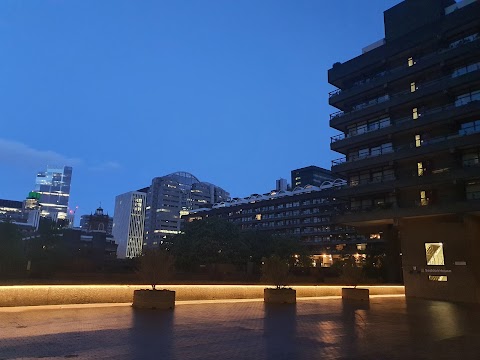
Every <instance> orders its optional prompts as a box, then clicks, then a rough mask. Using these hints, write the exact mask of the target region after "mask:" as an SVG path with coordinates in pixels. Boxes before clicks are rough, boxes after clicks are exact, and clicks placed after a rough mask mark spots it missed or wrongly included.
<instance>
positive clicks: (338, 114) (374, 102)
mask: <svg viewBox="0 0 480 360" xmlns="http://www.w3.org/2000/svg"><path fill="white" fill-rule="evenodd" d="M479 70H480V69H479V68H477V69H475V70H473V71H470V72H468V73H465V74H462V75H459V76H455V77H453V76H452V75H453V74H449V75H446V76H442V77H440V78H436V79H433V80H431V81H427V82H424V83H418V84H417V86H418V87H417V89H416V90H415V91H418V90H421V89H425V88H428V87H430V86H433V85H436V84H438V83H440V82H442V81H444V80H450V79H452V78H458V77H461V76H465V75H467V74H471V73H472V72H477V71H479ZM412 93H414V92H412V91H411V90H402V91H399V92H396V93H393V94H392V95H388V94H385V95H382V96H380V97H378V98H376V99H373V100H370V101H369V102H368V103H361V104H359V105H356V106H355V107H354V108H352V110H351V111H350V112H348V113H347V112H345V111H337V112H335V113H333V114H330V120H332V119H334V118H337V117H342V116H344V115H346V114H351V113H354V112H356V111H360V110H363V109H366V108H369V107H371V106H374V105H377V104H381V103H384V102H386V101H388V100H391V99H396V98H398V97H401V96H405V95H408V94H412Z"/></svg>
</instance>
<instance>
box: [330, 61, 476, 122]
mask: <svg viewBox="0 0 480 360" xmlns="http://www.w3.org/2000/svg"><path fill="white" fill-rule="evenodd" d="M475 82H480V70H479V69H477V70H475V71H472V72H469V73H466V74H463V75H461V76H453V74H449V75H447V76H443V77H440V78H437V79H434V80H431V81H428V82H424V83H418V84H417V88H416V89H415V91H413V92H412V91H411V90H410V89H408V90H403V91H399V92H396V93H393V94H391V95H389V94H385V95H382V96H380V97H378V98H375V99H372V100H370V101H368V102H365V103H361V104H359V105H356V106H355V107H354V108H352V110H351V111H349V112H345V111H337V112H335V113H333V114H330V126H331V127H336V128H338V127H340V126H345V124H347V123H350V122H351V121H352V120H353V119H352V118H353V116H356V118H358V120H361V118H363V117H368V116H371V115H373V114H374V113H375V112H379V111H382V110H384V109H385V108H390V107H394V106H399V105H402V104H404V103H407V102H409V101H410V102H411V101H415V100H416V101H418V99H422V101H423V102H424V101H425V100H424V99H425V98H426V97H428V96H432V95H434V94H436V93H441V92H443V91H445V90H447V89H448V90H453V89H455V88H456V87H459V86H463V85H465V84H468V85H470V86H472V85H473V84H474V83H475Z"/></svg>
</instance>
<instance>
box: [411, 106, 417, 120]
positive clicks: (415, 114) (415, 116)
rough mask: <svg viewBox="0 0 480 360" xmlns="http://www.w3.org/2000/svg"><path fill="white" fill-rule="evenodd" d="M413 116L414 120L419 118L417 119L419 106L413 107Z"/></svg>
mask: <svg viewBox="0 0 480 360" xmlns="http://www.w3.org/2000/svg"><path fill="white" fill-rule="evenodd" d="M412 118H413V120H417V119H418V108H413V110H412Z"/></svg>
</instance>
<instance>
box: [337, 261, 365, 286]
mask: <svg viewBox="0 0 480 360" xmlns="http://www.w3.org/2000/svg"><path fill="white" fill-rule="evenodd" d="M341 278H342V280H343V281H344V282H345V284H346V285H350V286H353V287H354V288H356V287H357V285H358V284H359V283H360V282H361V281H362V280H363V279H364V274H363V267H362V266H359V264H357V262H356V261H355V259H354V258H350V259H348V260H345V262H344V263H343V267H342V276H341Z"/></svg>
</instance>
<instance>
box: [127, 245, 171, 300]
mask: <svg viewBox="0 0 480 360" xmlns="http://www.w3.org/2000/svg"><path fill="white" fill-rule="evenodd" d="M173 264H174V259H173V256H172V255H170V254H169V253H168V252H167V251H165V250H161V249H148V250H146V251H145V253H144V254H143V255H142V257H141V258H140V269H139V271H138V274H139V276H140V278H141V279H142V280H143V281H145V282H146V283H148V284H150V285H151V286H152V289H144V290H135V291H134V292H133V304H132V306H133V307H134V308H139V309H173V308H174V307H175V291H170V290H166V289H163V290H157V288H156V286H157V285H159V284H160V283H162V282H165V281H167V280H169V279H170V278H171V277H172V275H173V272H174V267H173Z"/></svg>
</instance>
